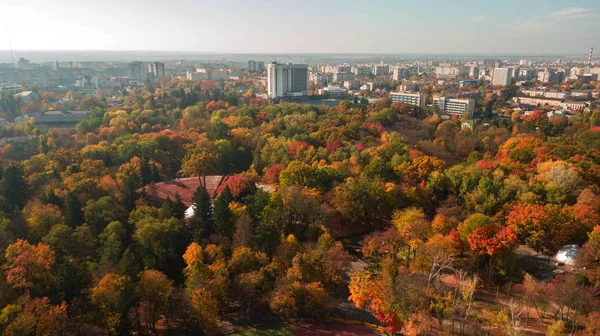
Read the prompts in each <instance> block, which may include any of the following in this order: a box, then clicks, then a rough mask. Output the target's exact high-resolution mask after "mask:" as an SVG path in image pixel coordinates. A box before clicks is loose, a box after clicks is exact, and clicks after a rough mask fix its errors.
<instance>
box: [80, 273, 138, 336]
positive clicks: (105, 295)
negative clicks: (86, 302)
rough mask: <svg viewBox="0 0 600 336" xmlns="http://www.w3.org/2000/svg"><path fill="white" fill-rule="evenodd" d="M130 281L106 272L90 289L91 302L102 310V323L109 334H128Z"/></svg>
mask: <svg viewBox="0 0 600 336" xmlns="http://www.w3.org/2000/svg"><path fill="white" fill-rule="evenodd" d="M131 297H132V290H131V281H130V279H129V278H128V277H126V276H120V275H118V274H115V273H108V274H106V275H105V276H104V277H103V278H102V279H100V281H98V284H97V285H96V286H95V287H93V288H92V289H91V291H90V298H91V301H92V303H93V304H94V305H95V306H97V307H98V308H99V309H100V311H101V312H102V315H103V318H104V323H105V325H106V326H107V328H108V330H109V331H110V332H111V334H114V335H129V333H130V328H131V326H130V324H129V318H128V316H127V315H128V313H129V307H130V306H131Z"/></svg>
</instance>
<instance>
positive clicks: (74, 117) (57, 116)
mask: <svg viewBox="0 0 600 336" xmlns="http://www.w3.org/2000/svg"><path fill="white" fill-rule="evenodd" d="M89 114H90V111H46V112H42V113H40V114H38V115H36V116H35V122H36V124H38V123H39V124H76V123H78V122H80V121H82V120H84V119H87V118H88V116H89ZM15 123H16V119H15Z"/></svg>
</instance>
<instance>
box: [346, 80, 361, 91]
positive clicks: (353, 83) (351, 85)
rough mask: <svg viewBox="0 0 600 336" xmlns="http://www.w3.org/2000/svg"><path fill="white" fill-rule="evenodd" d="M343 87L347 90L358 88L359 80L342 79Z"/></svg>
mask: <svg viewBox="0 0 600 336" xmlns="http://www.w3.org/2000/svg"><path fill="white" fill-rule="evenodd" d="M344 87H345V88H346V89H348V90H354V89H358V88H359V87H360V82H359V81H357V80H347V81H344Z"/></svg>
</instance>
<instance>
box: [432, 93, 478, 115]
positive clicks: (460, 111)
mask: <svg viewBox="0 0 600 336" xmlns="http://www.w3.org/2000/svg"><path fill="white" fill-rule="evenodd" d="M433 106H435V107H436V108H437V109H438V111H439V112H440V113H445V114H449V115H455V116H458V117H459V118H462V116H463V115H464V114H466V115H467V117H468V118H472V117H473V113H474V112H475V99H457V98H450V97H444V96H442V97H434V98H433Z"/></svg>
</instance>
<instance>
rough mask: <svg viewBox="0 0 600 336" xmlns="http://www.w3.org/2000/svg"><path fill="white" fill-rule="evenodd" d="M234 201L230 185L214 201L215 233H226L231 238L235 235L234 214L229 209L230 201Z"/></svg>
mask: <svg viewBox="0 0 600 336" xmlns="http://www.w3.org/2000/svg"><path fill="white" fill-rule="evenodd" d="M231 201H233V196H232V195H231V190H229V186H225V189H223V191H221V194H220V195H219V196H218V197H217V198H216V199H215V201H214V216H215V233H217V234H222V235H225V236H227V237H229V238H231V236H232V235H233V231H234V229H235V227H234V223H233V215H232V214H231V210H230V209H229V203H231Z"/></svg>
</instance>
